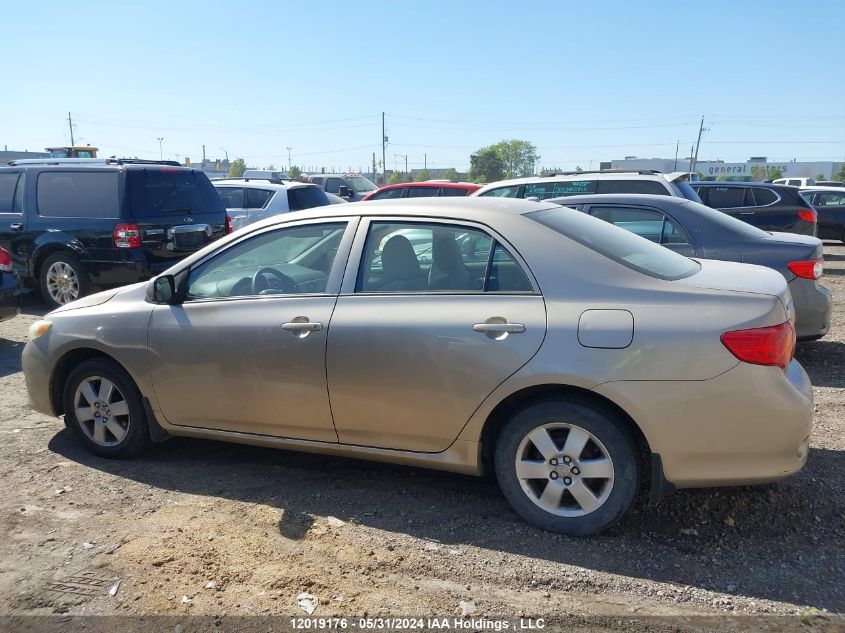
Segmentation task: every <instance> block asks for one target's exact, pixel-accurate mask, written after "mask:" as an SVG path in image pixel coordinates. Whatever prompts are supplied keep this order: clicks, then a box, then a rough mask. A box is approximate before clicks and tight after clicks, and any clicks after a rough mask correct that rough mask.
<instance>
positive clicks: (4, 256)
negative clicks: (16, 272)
mask: <svg viewBox="0 0 845 633" xmlns="http://www.w3.org/2000/svg"><path fill="white" fill-rule="evenodd" d="M0 272H2V273H10V272H12V254H11V253H10V252H9V251H7V250H6V249H5V248H0Z"/></svg>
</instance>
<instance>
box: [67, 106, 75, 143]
mask: <svg viewBox="0 0 845 633" xmlns="http://www.w3.org/2000/svg"><path fill="white" fill-rule="evenodd" d="M67 126H68V127H69V128H70V146H71V147H73V145H74V142H73V120H72V119H71V118H70V112H68V113H67Z"/></svg>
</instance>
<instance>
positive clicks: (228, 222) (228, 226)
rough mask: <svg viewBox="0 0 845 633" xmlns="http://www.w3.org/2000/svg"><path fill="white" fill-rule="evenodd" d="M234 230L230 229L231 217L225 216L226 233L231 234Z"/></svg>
mask: <svg viewBox="0 0 845 633" xmlns="http://www.w3.org/2000/svg"><path fill="white" fill-rule="evenodd" d="M234 230H235V229H234V228H232V217H231V216H230V215H229V214H228V213H227V214H226V233H231V232H232V231H234Z"/></svg>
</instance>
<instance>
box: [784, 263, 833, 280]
mask: <svg viewBox="0 0 845 633" xmlns="http://www.w3.org/2000/svg"><path fill="white" fill-rule="evenodd" d="M823 264H824V262H822V260H820V259H808V260H804V261H799V262H789V263H788V264H787V265H786V266H787V268H789V270H791V271H792V272H793V273H795V276H796V277H803V278H804V279H818V278H819V277H821V276H822V272H823V270H824V265H823Z"/></svg>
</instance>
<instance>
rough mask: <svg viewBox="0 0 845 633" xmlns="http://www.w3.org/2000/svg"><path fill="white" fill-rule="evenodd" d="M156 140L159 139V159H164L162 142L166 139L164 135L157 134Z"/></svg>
mask: <svg viewBox="0 0 845 633" xmlns="http://www.w3.org/2000/svg"><path fill="white" fill-rule="evenodd" d="M156 140H158V159H159V160H164V154H162V153H161V142H162V141H163V140H164V137H163V136H156Z"/></svg>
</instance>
